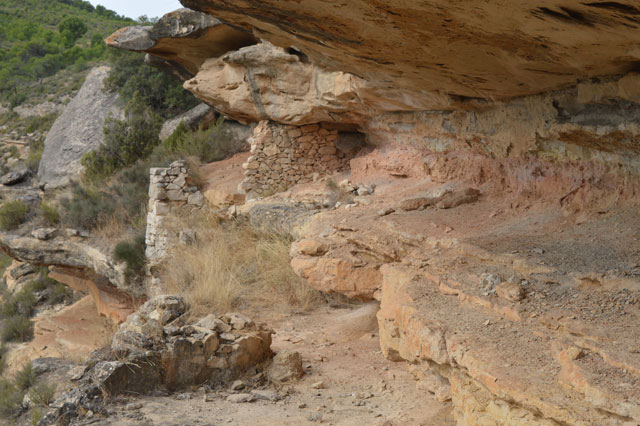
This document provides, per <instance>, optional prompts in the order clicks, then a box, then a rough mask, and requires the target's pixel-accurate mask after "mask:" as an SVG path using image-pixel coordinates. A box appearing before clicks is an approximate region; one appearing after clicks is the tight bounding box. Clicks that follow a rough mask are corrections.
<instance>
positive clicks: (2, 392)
mask: <svg viewBox="0 0 640 426" xmlns="http://www.w3.org/2000/svg"><path fill="white" fill-rule="evenodd" d="M23 398H24V394H23V393H22V392H21V391H20V390H19V389H18V388H17V387H16V386H15V385H14V384H13V383H11V382H10V381H8V380H5V379H0V417H3V418H5V419H9V418H10V417H15V416H16V415H18V414H19V413H20V411H22V399H23Z"/></svg>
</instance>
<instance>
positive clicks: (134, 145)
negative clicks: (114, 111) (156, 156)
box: [82, 94, 162, 182]
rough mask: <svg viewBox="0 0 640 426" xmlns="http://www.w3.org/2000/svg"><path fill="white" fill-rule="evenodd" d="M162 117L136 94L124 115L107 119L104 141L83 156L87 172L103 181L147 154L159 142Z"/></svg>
mask: <svg viewBox="0 0 640 426" xmlns="http://www.w3.org/2000/svg"><path fill="white" fill-rule="evenodd" d="M161 127H162V120H161V118H160V116H158V115H157V114H156V113H155V112H154V111H153V110H152V109H151V107H149V106H148V105H147V103H146V102H145V100H144V99H143V97H142V96H141V95H140V94H136V95H135V96H134V97H133V99H132V100H131V101H130V102H129V104H128V105H127V107H126V108H125V119H124V120H118V119H115V118H113V117H108V118H107V119H106V120H105V123H104V128H103V131H104V142H103V143H102V145H100V147H99V148H98V149H97V150H95V151H92V152H90V153H87V154H85V155H84V156H83V157H82V165H83V166H84V168H85V176H86V177H87V178H88V179H89V180H91V181H92V182H101V181H104V180H105V179H106V178H108V177H109V176H112V175H113V174H114V173H115V172H116V171H118V170H120V169H122V168H124V167H127V166H130V165H132V164H134V163H135V162H136V161H138V160H141V159H145V158H147V157H148V156H149V155H150V154H151V152H152V151H153V149H154V148H155V147H156V146H157V145H158V143H159V142H160V140H159V139H158V133H160V128H161Z"/></svg>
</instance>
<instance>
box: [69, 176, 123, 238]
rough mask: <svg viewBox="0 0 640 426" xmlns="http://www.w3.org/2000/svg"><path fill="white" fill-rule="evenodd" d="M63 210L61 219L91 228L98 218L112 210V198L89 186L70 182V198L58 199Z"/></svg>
mask: <svg viewBox="0 0 640 426" xmlns="http://www.w3.org/2000/svg"><path fill="white" fill-rule="evenodd" d="M60 206H61V207H62V210H63V212H64V214H63V217H62V220H63V221H64V222H65V223H66V224H67V225H70V226H73V227H78V228H83V229H93V228H94V227H95V226H96V225H97V224H98V219H99V218H100V217H102V216H108V215H110V214H112V213H113V211H114V203H113V198H112V197H109V196H107V195H106V194H104V193H101V192H99V191H97V190H96V189H94V188H93V187H91V186H83V185H80V184H78V183H74V184H72V187H71V198H63V199H61V200H60Z"/></svg>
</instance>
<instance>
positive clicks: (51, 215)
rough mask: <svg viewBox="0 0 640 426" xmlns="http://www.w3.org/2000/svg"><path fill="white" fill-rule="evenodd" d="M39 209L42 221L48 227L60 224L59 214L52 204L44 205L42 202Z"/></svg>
mask: <svg viewBox="0 0 640 426" xmlns="http://www.w3.org/2000/svg"><path fill="white" fill-rule="evenodd" d="M40 208H41V209H42V215H43V216H44V219H45V220H46V221H47V222H48V223H49V224H50V225H57V224H58V223H60V212H59V211H58V207H56V206H55V205H53V204H48V203H45V202H44V201H43V202H42V204H40Z"/></svg>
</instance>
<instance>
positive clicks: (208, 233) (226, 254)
mask: <svg viewBox="0 0 640 426" xmlns="http://www.w3.org/2000/svg"><path fill="white" fill-rule="evenodd" d="M198 223H199V225H200V227H199V228H198V229H197V231H196V232H197V241H196V242H195V243H194V244H193V245H189V246H180V247H177V248H176V249H175V250H174V251H173V252H172V255H171V256H170V259H168V260H167V263H166V265H165V266H166V267H165V268H164V275H163V277H162V279H161V281H162V282H163V285H164V286H165V288H164V290H165V291H166V292H168V293H171V294H180V295H181V296H183V297H185V299H186V300H187V302H188V303H189V304H190V306H191V309H192V311H193V313H194V314H197V315H202V314H206V313H210V312H216V311H217V312H225V311H228V310H230V309H237V308H241V309H247V308H260V307H267V306H268V307H269V308H270V309H273V308H275V309H278V310H281V311H291V310H297V311H301V310H307V309H309V308H311V307H313V306H315V305H316V304H317V303H319V301H321V300H322V299H321V298H320V296H319V293H318V292H316V291H315V290H313V289H312V288H311V287H309V286H308V285H307V283H306V282H305V281H304V280H303V279H301V278H300V277H298V276H297V275H296V274H295V273H294V272H293V270H292V269H291V265H290V263H289V262H290V259H289V247H290V245H291V241H290V239H288V238H287V237H286V236H283V235H279V234H275V233H272V232H266V231H261V230H256V229H255V228H252V227H250V226H248V225H245V224H242V223H237V222H234V223H219V222H218V221H217V220H216V219H215V218H213V217H208V218H206V219H205V220H203V219H202V218H200V219H199V220H198ZM203 224H205V226H202V225H203Z"/></svg>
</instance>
